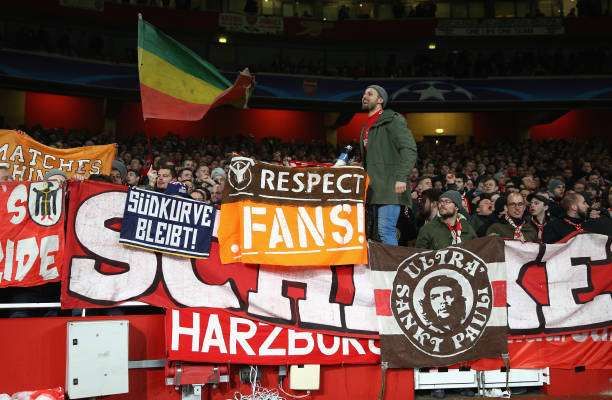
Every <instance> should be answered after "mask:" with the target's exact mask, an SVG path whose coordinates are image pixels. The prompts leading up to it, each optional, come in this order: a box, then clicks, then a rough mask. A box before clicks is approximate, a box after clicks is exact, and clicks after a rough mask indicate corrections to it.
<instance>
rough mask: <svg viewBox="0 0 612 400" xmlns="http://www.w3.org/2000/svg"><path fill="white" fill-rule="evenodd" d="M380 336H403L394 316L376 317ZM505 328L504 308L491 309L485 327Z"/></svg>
mask: <svg viewBox="0 0 612 400" xmlns="http://www.w3.org/2000/svg"><path fill="white" fill-rule="evenodd" d="M377 319H378V333H379V334H380V335H403V334H404V332H403V331H402V329H401V328H400V327H399V325H398V324H397V321H396V320H395V317H394V316H392V315H391V316H381V315H378V316H377ZM496 326H506V307H493V309H492V310H491V317H490V318H489V322H488V323H487V327H489V328H491V327H496Z"/></svg>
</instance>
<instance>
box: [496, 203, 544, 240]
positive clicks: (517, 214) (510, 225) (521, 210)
mask: <svg viewBox="0 0 612 400" xmlns="http://www.w3.org/2000/svg"><path fill="white" fill-rule="evenodd" d="M505 208H506V213H505V214H504V215H503V216H502V217H501V218H500V219H499V221H498V222H496V223H494V224H493V225H491V226H490V227H489V229H487V236H501V237H502V238H506V239H517V240H520V241H521V242H537V241H538V232H537V231H536V229H535V228H534V227H533V225H531V224H529V223H528V222H527V220H526V219H525V208H526V202H525V199H523V196H522V195H521V194H520V193H509V194H508V196H507V197H506V207H505Z"/></svg>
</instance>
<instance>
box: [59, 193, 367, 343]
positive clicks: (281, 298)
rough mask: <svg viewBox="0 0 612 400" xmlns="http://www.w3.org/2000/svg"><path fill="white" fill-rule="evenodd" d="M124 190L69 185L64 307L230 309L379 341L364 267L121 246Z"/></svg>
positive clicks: (216, 249)
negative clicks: (224, 258)
mask: <svg viewBox="0 0 612 400" xmlns="http://www.w3.org/2000/svg"><path fill="white" fill-rule="evenodd" d="M126 190H127V189H126V188H124V187H121V186H118V185H112V184H107V183H100V182H87V181H83V182H71V186H70V204H69V207H70V215H69V217H68V223H67V237H66V253H65V265H66V268H65V269H64V273H63V275H62V299H61V301H62V307H64V308H93V307H105V306H114V305H118V304H121V303H123V302H125V301H130V300H138V301H142V302H145V303H148V304H151V305H154V306H158V307H164V308H180V307H197V308H202V307H207V308H215V309H225V310H227V311H229V312H231V313H232V314H234V315H238V316H243V317H245V318H250V319H255V320H261V321H265V322H271V323H274V324H276V325H285V326H295V327H299V328H301V329H307V330H314V331H317V332H321V333H328V334H337V335H343V336H351V337H370V338H372V337H377V336H378V330H377V327H376V321H375V314H374V294H373V293H374V292H373V290H372V287H371V285H370V282H369V279H368V277H367V267H366V266H364V265H356V266H352V265H350V266H335V267H319V268H312V267H298V266H296V267H292V268H290V269H288V268H283V267H277V266H270V265H256V264H242V263H231V264H221V261H220V259H219V244H218V243H217V242H216V241H213V242H212V244H211V249H210V256H209V258H207V259H193V258H191V259H190V258H185V257H175V256H171V255H168V254H161V253H154V252H150V251H144V250H140V249H137V248H131V247H126V246H124V245H122V244H120V243H119V232H120V230H121V222H122V216H123V205H124V203H125V199H126ZM213 235H214V233H213Z"/></svg>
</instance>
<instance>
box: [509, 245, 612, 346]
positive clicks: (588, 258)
mask: <svg viewBox="0 0 612 400" xmlns="http://www.w3.org/2000/svg"><path fill="white" fill-rule="evenodd" d="M505 250H506V270H507V282H508V289H507V290H508V306H509V309H508V325H509V327H510V330H511V331H512V333H514V334H529V335H550V334H553V333H558V332H571V331H583V330H588V329H592V328H596V327H602V326H609V325H611V324H612V236H604V235H598V234H580V235H577V236H575V237H573V238H571V239H570V240H569V241H568V242H567V243H558V244H549V245H540V244H536V243H520V242H516V241H507V242H506V249H505Z"/></svg>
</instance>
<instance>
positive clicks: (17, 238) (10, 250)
mask: <svg viewBox="0 0 612 400" xmlns="http://www.w3.org/2000/svg"><path fill="white" fill-rule="evenodd" d="M0 225H1V226H2V229H1V230H0V232H1V233H0V287H7V286H36V285H42V284H45V283H48V282H52V281H57V280H58V279H59V277H60V269H61V265H62V258H63V251H64V189H63V188H62V187H60V186H58V184H57V183H55V182H3V183H1V184H0Z"/></svg>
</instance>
